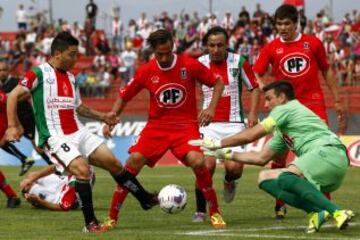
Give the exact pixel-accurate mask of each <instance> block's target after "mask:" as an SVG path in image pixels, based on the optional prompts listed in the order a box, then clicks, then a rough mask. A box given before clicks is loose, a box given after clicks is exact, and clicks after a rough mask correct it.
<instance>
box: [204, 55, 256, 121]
mask: <svg viewBox="0 0 360 240" xmlns="http://www.w3.org/2000/svg"><path fill="white" fill-rule="evenodd" d="M199 61H200V62H201V63H202V64H203V65H205V66H206V67H208V68H210V70H211V71H212V72H213V73H214V74H215V75H217V76H220V77H221V78H222V80H223V82H224V84H225V89H224V91H223V94H222V96H221V98H220V100H219V103H218V105H217V108H216V112H215V116H214V118H213V121H214V122H244V112H243V106H242V101H241V94H242V85H243V84H244V85H245V86H246V88H247V89H248V90H252V89H254V88H257V87H258V84H257V82H256V79H255V75H254V73H253V71H252V69H251V66H250V64H249V63H248V62H247V61H246V60H245V59H244V58H243V57H241V56H240V55H238V54H235V53H231V52H228V56H227V59H226V61H224V62H222V63H213V62H211V61H210V57H209V55H203V56H201V57H200V58H199ZM202 91H203V109H205V108H207V107H208V106H209V104H210V101H211V99H212V92H213V89H212V88H209V87H207V86H206V85H202Z"/></svg>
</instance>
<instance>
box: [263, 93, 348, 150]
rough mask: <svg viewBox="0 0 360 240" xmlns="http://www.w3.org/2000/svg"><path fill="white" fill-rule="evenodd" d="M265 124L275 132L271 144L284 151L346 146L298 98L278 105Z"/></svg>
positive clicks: (269, 130)
mask: <svg viewBox="0 0 360 240" xmlns="http://www.w3.org/2000/svg"><path fill="white" fill-rule="evenodd" d="M261 124H262V126H263V127H264V128H265V130H266V131H267V132H269V133H270V132H273V133H274V136H273V138H272V139H271V140H270V142H269V143H268V144H269V147H270V148H271V149H273V150H274V151H276V152H278V153H280V154H281V153H283V152H284V151H285V150H286V149H287V148H288V149H290V150H291V151H293V152H294V153H295V154H296V156H301V155H303V154H304V153H306V152H309V151H311V150H314V149H316V148H317V147H318V146H323V145H343V144H342V143H341V141H340V139H339V138H338V137H337V136H336V135H335V134H334V133H333V132H331V131H330V130H329V128H328V126H327V125H326V124H325V123H324V122H323V121H322V120H321V119H320V118H319V117H318V116H317V115H316V114H315V113H313V112H312V111H311V110H310V109H308V108H307V107H305V106H304V105H302V104H301V103H300V102H299V101H297V100H291V101H289V102H287V103H286V104H284V105H279V106H276V107H275V108H273V110H272V111H271V112H270V114H269V116H268V117H267V118H266V119H264V120H263V121H262V122H261Z"/></svg>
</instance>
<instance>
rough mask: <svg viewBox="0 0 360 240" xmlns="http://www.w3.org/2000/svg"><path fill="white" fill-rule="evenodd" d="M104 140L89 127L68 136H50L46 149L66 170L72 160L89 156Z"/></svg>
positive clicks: (56, 164)
mask: <svg viewBox="0 0 360 240" xmlns="http://www.w3.org/2000/svg"><path fill="white" fill-rule="evenodd" d="M103 142H104V140H103V139H101V138H100V137H98V136H97V135H95V134H93V133H90V132H89V131H88V130H87V128H82V129H80V130H79V131H77V132H75V133H73V134H70V135H66V136H50V137H49V138H48V140H47V144H46V147H45V151H46V152H47V154H48V155H50V156H51V158H50V159H51V161H52V162H53V163H54V164H55V166H56V168H57V170H58V171H60V172H64V171H65V168H67V167H68V166H69V164H70V162H71V161H72V160H74V159H75V158H77V157H79V156H83V157H85V158H88V157H89V155H90V154H91V153H92V152H94V151H95V149H97V148H98V147H99V146H100V145H101V144H103Z"/></svg>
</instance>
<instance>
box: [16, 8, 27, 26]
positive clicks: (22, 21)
mask: <svg viewBox="0 0 360 240" xmlns="http://www.w3.org/2000/svg"><path fill="white" fill-rule="evenodd" d="M16 22H17V24H18V29H19V30H21V29H22V30H26V29H27V12H26V10H25V9H24V5H22V4H20V5H19V8H18V10H16Z"/></svg>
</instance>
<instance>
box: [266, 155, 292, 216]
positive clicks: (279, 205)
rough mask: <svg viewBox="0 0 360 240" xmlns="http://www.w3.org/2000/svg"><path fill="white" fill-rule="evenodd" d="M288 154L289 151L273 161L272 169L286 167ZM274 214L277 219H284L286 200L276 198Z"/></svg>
mask: <svg viewBox="0 0 360 240" xmlns="http://www.w3.org/2000/svg"><path fill="white" fill-rule="evenodd" d="M287 156H288V153H285V154H284V155H283V156H281V157H279V159H277V160H276V161H272V162H271V165H270V167H271V169H279V168H284V167H285V166H286V158H287ZM274 213H275V214H274V215H275V218H276V219H279V220H282V219H284V218H285V215H286V213H287V209H286V205H285V202H284V201H282V200H281V199H278V198H276V199H275V207H274Z"/></svg>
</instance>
